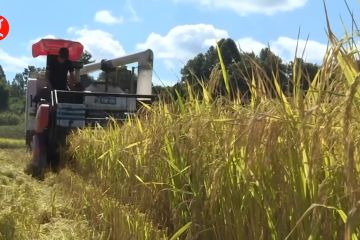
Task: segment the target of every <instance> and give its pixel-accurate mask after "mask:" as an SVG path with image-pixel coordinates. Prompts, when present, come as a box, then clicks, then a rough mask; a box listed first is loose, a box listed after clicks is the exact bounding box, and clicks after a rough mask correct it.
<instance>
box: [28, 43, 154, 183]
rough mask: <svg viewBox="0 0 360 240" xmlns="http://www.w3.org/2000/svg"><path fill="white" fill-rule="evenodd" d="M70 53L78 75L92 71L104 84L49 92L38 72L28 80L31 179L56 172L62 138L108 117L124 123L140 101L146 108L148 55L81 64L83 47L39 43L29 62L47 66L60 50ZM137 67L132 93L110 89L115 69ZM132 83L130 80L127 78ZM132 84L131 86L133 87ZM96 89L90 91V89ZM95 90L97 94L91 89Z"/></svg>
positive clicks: (150, 57) (150, 64) (149, 80)
mask: <svg viewBox="0 0 360 240" xmlns="http://www.w3.org/2000/svg"><path fill="white" fill-rule="evenodd" d="M64 47H65V48H67V49H68V50H69V60H71V61H72V65H73V67H74V69H75V76H76V79H77V82H79V80H80V76H81V75H84V74H88V73H92V72H94V71H99V70H102V71H104V72H105V79H106V80H105V81H104V82H98V81H96V85H101V86H100V90H99V87H97V88H94V86H92V85H90V87H88V88H85V90H83V91H60V90H52V89H51V86H50V84H49V81H48V79H46V76H47V75H48V74H41V73H38V74H37V75H36V76H30V77H29V79H28V85H27V92H26V143H27V145H28V146H29V147H30V148H31V149H32V151H33V161H32V165H31V168H32V174H33V176H41V175H42V174H43V170H44V169H45V168H46V166H48V165H50V166H51V167H52V168H53V169H55V170H56V169H57V167H58V164H59V147H60V146H61V145H63V144H64V143H65V139H66V136H67V135H68V134H69V133H70V132H71V131H72V130H73V129H76V128H83V127H89V126H90V127H91V126H94V125H96V124H100V125H104V124H106V123H107V122H108V120H109V119H110V118H114V119H117V120H124V119H126V118H127V117H129V116H131V115H133V114H135V113H136V112H137V111H138V109H139V107H140V106H141V105H142V103H143V102H145V103H151V101H152V100H153V95H152V94H151V93H152V92H151V89H152V67H153V52H152V51H151V50H146V51H144V52H139V53H135V54H132V55H127V56H123V57H119V58H115V59H111V60H102V61H101V62H99V63H92V64H87V65H83V64H82V63H81V62H80V61H79V59H80V57H81V55H82V53H83V46H82V44H81V43H79V42H74V41H68V40H61V39H42V40H40V41H39V42H37V43H35V44H34V45H33V46H32V55H33V57H38V56H44V55H45V56H47V62H49V61H51V59H52V58H56V57H57V54H58V52H59V49H60V48H64ZM134 63H137V64H138V66H137V68H138V74H137V80H136V82H134V81H133V80H131V81H128V82H129V83H130V85H131V86H129V87H128V88H127V89H131V90H132V91H133V92H129V91H128V92H127V93H125V91H124V89H121V88H119V87H113V86H111V85H110V83H109V82H108V79H109V74H110V73H111V72H113V71H115V70H116V68H117V67H119V66H125V65H127V64H134ZM131 79H133V77H131ZM135 85H136V87H135ZM94 89H95V90H94ZM96 89H98V90H96Z"/></svg>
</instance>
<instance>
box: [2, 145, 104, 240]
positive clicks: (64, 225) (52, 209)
mask: <svg viewBox="0 0 360 240" xmlns="http://www.w3.org/2000/svg"><path fill="white" fill-rule="evenodd" d="M29 161H30V154H29V153H28V152H27V151H26V150H25V148H17V149H1V148H0V164H1V169H0V202H1V204H0V239H6V240H15V239H16V240H17V239H19V240H20V239H21V240H23V239H24V240H27V239H29V240H32V239H103V238H102V235H101V231H99V230H95V229H94V228H92V227H91V226H90V224H89V223H88V222H87V220H86V218H85V217H84V212H83V209H82V208H75V206H74V205H73V204H72V203H73V201H74V199H75V198H74V199H72V198H71V197H70V195H67V193H68V188H67V186H65V185H64V184H63V181H62V179H60V176H57V175H53V174H49V175H48V176H47V179H46V180H45V181H44V182H38V181H36V180H34V179H33V178H31V177H30V176H28V175H26V174H24V173H23V169H24V167H25V164H26V163H28V162H29ZM66 174H69V175H66ZM65 176H67V177H71V173H65V172H64V174H63V175H62V177H65ZM64 183H65V182H64Z"/></svg>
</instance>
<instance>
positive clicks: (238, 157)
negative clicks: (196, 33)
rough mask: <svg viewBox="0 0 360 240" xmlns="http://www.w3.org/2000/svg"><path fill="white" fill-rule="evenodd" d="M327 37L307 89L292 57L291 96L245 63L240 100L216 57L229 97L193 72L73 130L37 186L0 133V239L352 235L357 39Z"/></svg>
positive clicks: (19, 144)
mask: <svg viewBox="0 0 360 240" xmlns="http://www.w3.org/2000/svg"><path fill="white" fill-rule="evenodd" d="M328 33H329V47H328V50H327V53H326V55H325V56H324V61H323V64H322V66H321V68H320V70H319V72H318V73H317V75H316V76H315V78H314V79H308V81H309V82H311V84H310V88H309V90H308V91H307V92H303V91H302V90H301V87H300V85H301V84H300V79H301V78H302V77H303V74H304V73H303V72H302V71H301V66H300V65H298V64H295V65H294V68H293V79H292V83H293V84H292V85H293V89H292V91H291V95H287V94H285V93H284V92H282V90H281V88H280V86H279V84H278V79H277V76H279V74H277V69H274V73H273V76H272V77H273V78H272V79H271V81H272V83H273V85H272V86H273V89H272V90H273V91H274V92H275V95H276V97H273V96H270V95H271V94H268V91H269V89H268V88H269V85H265V84H264V82H266V81H267V80H268V79H267V78H266V76H265V75H264V71H262V69H260V68H259V66H258V65H257V64H256V63H253V65H252V71H253V78H252V79H247V82H248V85H249V88H250V89H251V101H250V103H244V102H243V101H242V98H241V96H240V95H236V94H230V93H231V92H232V91H233V89H231V87H230V86H231V84H230V83H229V80H228V77H227V71H226V68H225V67H224V66H223V64H222V66H221V67H222V68H221V74H223V79H224V83H223V84H224V86H225V87H226V91H227V92H228V94H229V96H230V95H231V96H232V97H229V96H222V97H219V96H215V95H214V94H213V92H212V89H214V88H213V86H212V85H209V84H207V83H204V82H201V84H202V92H201V93H197V92H195V91H194V89H193V88H192V87H191V86H187V93H186V94H187V96H186V97H180V96H178V98H177V100H174V101H171V102H169V101H163V100H160V101H158V102H156V103H154V104H153V105H151V106H148V105H144V106H143V108H142V110H141V111H140V113H139V115H138V116H136V117H134V118H131V119H128V120H127V121H125V122H124V123H122V124H118V123H116V122H113V123H112V124H110V125H109V126H108V127H106V128H104V127H100V126H98V127H96V128H95V129H80V130H78V131H76V132H74V133H73V134H72V135H71V136H70V137H69V138H68V143H69V144H68V149H67V150H66V152H65V154H64V156H63V157H64V159H66V160H68V163H69V164H68V167H67V168H66V169H64V170H63V171H61V172H60V174H57V175H54V174H51V173H48V174H47V175H46V178H45V181H43V182H38V181H36V180H34V179H32V178H31V177H29V176H27V175H26V174H24V173H23V171H22V169H24V167H25V164H26V163H27V162H29V159H30V154H29V153H28V152H26V150H25V148H24V142H23V141H22V140H16V139H5V138H0V163H1V166H2V168H1V169H0V201H1V203H2V204H1V205H0V239H140V240H141V239H143V240H148V239H151V240H152V239H154V240H156V239H171V240H175V239H214V240H217V239H229V240H232V239H324V240H328V239H345V240H350V239H352V240H355V239H358V238H359V236H360V228H359V224H360V179H359V172H360V162H359V159H360V148H359V146H360V145H359V141H360V137H359V136H360V108H359V106H360V91H359V85H360V71H359V64H358V63H359V60H360V54H359V50H358V48H357V46H356V43H357V42H358V37H357V36H355V35H349V34H348V35H345V36H344V37H343V38H342V39H337V38H336V37H335V36H334V35H333V34H332V32H331V28H330V26H328ZM219 58H220V59H221V52H219ZM249 62H251V61H249ZM212 80H213V79H210V81H209V83H213V82H214V81H212ZM234 96H237V97H234Z"/></svg>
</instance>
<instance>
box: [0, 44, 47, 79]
mask: <svg viewBox="0 0 360 240" xmlns="http://www.w3.org/2000/svg"><path fill="white" fill-rule="evenodd" d="M0 63H1V66H2V68H3V69H4V72H5V74H6V78H7V80H8V81H11V80H12V79H13V77H14V76H15V74H16V73H22V72H23V71H24V68H27V67H28V66H30V65H32V66H35V67H43V66H45V59H44V58H32V57H30V55H29V56H12V55H10V54H9V53H7V52H6V51H5V50H3V49H1V48H0Z"/></svg>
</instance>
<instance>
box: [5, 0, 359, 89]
mask: <svg viewBox="0 0 360 240" xmlns="http://www.w3.org/2000/svg"><path fill="white" fill-rule="evenodd" d="M325 2H326V5H327V9H328V14H329V18H330V22H331V26H332V30H333V32H335V34H336V35H337V36H338V37H339V38H341V37H342V36H343V35H344V26H345V27H347V28H348V29H351V16H350V14H349V12H348V10H347V7H346V4H345V2H344V0H325ZM347 2H348V4H349V6H350V9H351V11H352V12H353V15H354V18H355V19H359V16H360V2H359V1H358V0H347ZM0 16H3V17H5V18H6V19H7V20H8V22H9V24H10V32H9V35H8V36H7V38H5V39H3V40H1V41H0V65H1V66H2V67H3V69H4V71H5V74H6V76H7V80H8V81H11V80H12V79H13V78H14V76H15V74H16V73H19V72H22V71H23V69H24V68H25V67H27V66H28V65H35V66H36V67H43V66H44V65H45V58H44V57H39V58H36V59H34V58H32V57H31V45H32V44H33V43H35V42H36V41H38V40H39V39H41V38H61V39H69V40H75V41H80V42H81V43H82V44H83V45H84V47H85V49H86V50H88V51H89V52H90V53H91V54H92V55H93V59H94V60H96V61H100V60H101V59H111V58H116V57H120V56H123V55H126V54H130V53H134V52H138V51H142V50H145V49H148V48H150V49H152V50H153V51H154V59H155V60H154V76H153V83H154V84H155V85H172V84H174V83H176V82H177V81H179V79H180V77H181V74H180V70H181V68H182V67H183V66H184V65H185V64H186V62H187V61H188V60H189V59H191V58H193V57H194V56H196V55H197V54H198V53H201V52H206V50H207V49H208V48H209V47H210V46H211V45H214V44H215V43H216V41H217V40H220V39H221V38H228V37H230V38H232V39H233V40H234V41H235V42H236V43H237V45H238V47H239V48H240V49H241V50H242V51H245V52H251V51H253V52H254V53H255V54H258V53H259V51H260V50H261V49H262V48H264V47H267V46H270V48H271V50H272V51H273V52H275V53H276V54H277V55H279V56H280V57H281V58H282V59H283V60H284V61H285V62H288V61H291V60H292V59H293V58H294V56H295V49H296V45H297V42H299V47H300V49H303V48H304V47H305V44H306V52H305V55H304V57H305V60H306V61H308V62H312V63H317V64H321V61H322V57H323V55H324V52H325V50H326V48H327V43H328V42H327V35H326V18H325V12H324V5H323V0H104V1H89V0H72V1H70V0H62V1H49V0H46V1H45V0H27V1H19V0H0ZM359 24H360V23H359ZM299 30H300V35H299V38H298V33H299ZM307 39H308V41H306V40H307Z"/></svg>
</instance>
